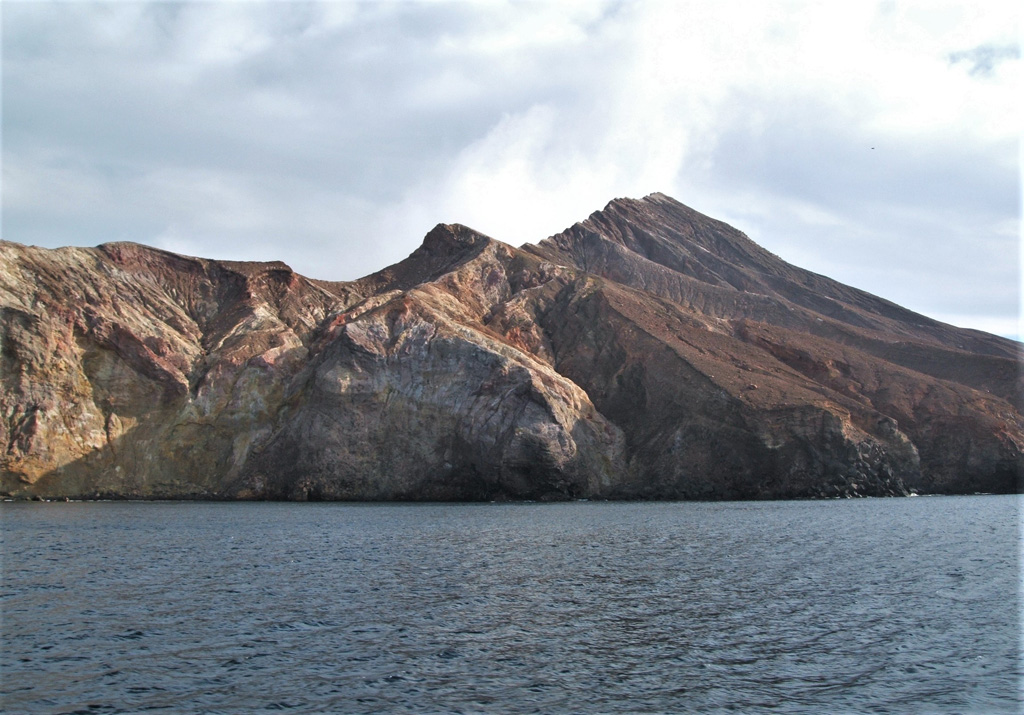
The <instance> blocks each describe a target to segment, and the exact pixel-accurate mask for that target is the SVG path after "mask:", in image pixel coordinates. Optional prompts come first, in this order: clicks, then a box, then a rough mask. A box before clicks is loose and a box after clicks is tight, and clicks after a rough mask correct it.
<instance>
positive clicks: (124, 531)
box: [0, 497, 1021, 713]
mask: <svg viewBox="0 0 1024 715" xmlns="http://www.w3.org/2000/svg"><path fill="white" fill-rule="evenodd" d="M1020 503H1021V502H1020V498H1019V497H973V498H933V499H913V500H907V499H903V500H900V499H892V500H881V499H877V500H862V501H854V502H851V501H844V502H779V503H757V504H755V503H733V504H678V503H673V504H603V503H594V502H589V503H573V504H554V505H520V504H513V505H418V506H412V505H344V504H169V503H163V504H145V503H133V504H117V503H106V504H74V503H73V504H41V505H40V504H24V505H23V504H12V505H4V507H3V514H2V516H3V526H4V530H3V535H4V584H3V592H2V593H0V608H2V609H3V614H4V618H3V621H2V629H3V639H4V648H3V649H2V653H0V659H2V660H0V666H2V671H3V674H4V678H3V682H2V685H0V688H2V697H3V701H2V702H3V706H4V708H5V709H6V710H7V711H10V712H25V713H34V712H47V713H68V712H90V713H92V712H138V711H142V710H148V709H155V710H160V709H166V710H169V711H172V712H174V711H185V712H211V713H217V712H223V713H239V712H278V711H282V710H293V711H300V712H324V711H327V712H381V711H389V712H424V711H427V712H429V711H444V712H448V711H464V712H481V711H482V712H557V711H600V712H666V711H680V710H690V711H709V710H716V709H722V710H725V709H739V710H743V711H746V712H757V711H762V710H763V711H767V710H772V711H773V712H780V711H781V712H821V711H857V712H918V711H922V710H926V711H932V712H986V713H988V712H996V713H998V712H1008V713H1009V712H1017V711H1018V710H1019V709H1020V707H1021V701H1020V693H1019V690H1018V684H1019V682H1020V678H1021V663H1020V657H1019V655H1018V641H1017V638H1018V634H1019V633H1020V623H1019V618H1020V602H1019V598H1020V597H1019V590H1018V589H1019V585H1020V583H1019V581H1020V574H1019V568H1018V562H1017V541H1018V537H1017V535H1018V528H1019V512H1020V509H1019V506H1020ZM55 555H59V558H56V560H53V559H54V558H55Z"/></svg>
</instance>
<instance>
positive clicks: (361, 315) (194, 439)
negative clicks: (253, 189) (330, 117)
mask: <svg viewBox="0 0 1024 715" xmlns="http://www.w3.org/2000/svg"><path fill="white" fill-rule="evenodd" d="M0 339H2V341H3V344H2V350H0V381H2V393H0V448H2V449H3V453H2V455H0V477H2V484H0V490H2V492H4V493H6V494H8V495H13V496H16V497H28V496H41V497H49V498H54V497H63V496H68V497H95V496H108V497H113V496H117V497H138V498H143V497H152V498H171V497H173V498H229V499H412V500H421V499H431V500H449V499H450V500H458V499H565V498H579V497H598V498H601V497H606V498H652V499H654V498H700V499H729V498H784V497H805V496H844V495H896V494H907V493H910V492H911V491H916V492H920V493H970V492H977V491H985V492H1011V491H1015V490H1017V488H1018V486H1019V485H1020V483H1021V450H1022V447H1024V418H1022V409H1021V390H1020V388H1021V377H1020V373H1019V371H1018V358H1019V351H1020V348H1021V346H1020V345H1019V344H1018V343H1015V342H1012V341H1009V340H1005V339H1002V338H998V337H995V336H992V335H987V334H984V333H979V332H976V331H970V330H961V329H958V328H954V327H951V326H948V325H944V324H941V323H937V322H935V321H933V320H930V319H928V318H925V317H923V316H921V315H917V314H914V313H912V312H910V311H907V310H905V309H903V308H900V307H899V306H897V305H894V304H892V303H889V302H887V301H885V300H882V299H880V298H877V297H874V296H872V295H869V294H867V293H864V292H862V291H858V290H856V289H853V288H850V287H848V286H844V285H842V284H839V283H836V282H835V281H832V280H829V279H828V278H825V277H822V276H819V275H816V274H813V273H810V272H807V271H804V270H801V269H799V268H796V267H794V266H792V265H789V264H787V263H786V262H784V261H782V260H781V259H779V258H777V257H776V256H774V255H772V254H770V253H768V252H767V251H765V250H763V249H762V248H760V247H758V246H757V245H756V244H754V243H753V242H752V241H750V240H749V239H748V238H747V237H746V236H744V235H743V234H742V233H740V232H739V231H737V230H736V229H734V228H731V227H730V226H727V225H726V224H723V223H721V222H718V221H715V220H712V219H710V218H708V217H706V216H703V215H701V214H699V213H697V212H695V211H693V210H691V209H689V208H687V207H685V206H683V205H682V204H680V203H678V202H676V201H674V200H672V199H670V198H668V197H666V196H663V195H660V194H654V195H651V196H648V197H646V198H644V199H642V200H630V199H620V200H616V201H613V202H611V203H610V204H609V205H608V206H607V207H606V208H605V209H604V210H603V211H600V212H597V213H595V214H593V215H592V216H591V217H590V218H588V219H587V220H585V221H583V222H581V223H579V224H576V225H575V226H573V227H571V228H569V229H568V230H566V231H565V232H563V233H561V234H559V235H557V236H553V237H551V238H548V239H546V240H544V241H542V242H540V243H539V244H538V245H527V246H524V247H523V248H519V249H516V248H512V247H510V246H507V245H505V244H502V243H500V242H498V241H495V240H493V239H490V238H488V237H486V236H483V235H481V234H479V233H476V232H474V231H472V230H471V229H468V228H466V227H463V226H459V225H440V226H437V227H436V228H435V229H434V230H432V231H431V232H430V233H429V234H427V236H426V238H425V239H424V242H423V245H422V246H421V247H420V248H418V249H417V250H416V251H415V252H414V253H413V254H412V255H411V256H409V258H407V259H406V260H404V261H402V262H401V263H399V264H396V265H394V266H391V267H389V268H387V269H385V270H383V271H381V272H379V273H376V274H374V275H372V276H368V277H366V278H363V279H360V280H358V281H353V282H350V283H330V282H324V281H315V280H310V279H307V278H304V277H302V276H300V275H298V274H296V273H294V272H293V271H292V270H291V269H289V268H288V266H286V265H284V264H283V263H233V262H226V261H211V260H203V259H199V258H189V257H185V256H179V255H175V254H171V253H166V252H163V251H159V250H156V249H152V248H146V247H144V246H139V245H134V244H123V243H121V244H107V245H103V246H100V247H98V248H92V249H88V248H64V249H57V250H45V249H39V248H31V247H26V246H21V245H18V244H13V243H9V242H2V243H0Z"/></svg>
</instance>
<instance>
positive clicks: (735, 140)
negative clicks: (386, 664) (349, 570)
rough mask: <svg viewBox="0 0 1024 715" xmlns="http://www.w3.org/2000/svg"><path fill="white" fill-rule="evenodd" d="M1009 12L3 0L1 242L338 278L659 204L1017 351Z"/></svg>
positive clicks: (813, 6)
mask: <svg viewBox="0 0 1024 715" xmlns="http://www.w3.org/2000/svg"><path fill="white" fill-rule="evenodd" d="M1019 5H1020V4H1019V3H1018V2H1016V1H1008V2H999V1H998V0H992V1H990V2H962V1H961V2H942V1H941V0H920V1H914V2H903V1H902V0H884V1H882V2H867V1H860V0H850V1H849V2H824V1H819V2H777V1H776V0H745V1H742V2H730V1H728V0H713V1H712V0H705V1H697V2H684V1H681V0H675V1H673V2H666V3H661V2H653V1H650V2H646V1H639V0H637V1H633V2H601V1H598V0H593V1H589V2H543V1H540V0H537V1H533V2H500V1H492V2H469V1H468V0H464V1H461V2H426V1H420V2H411V1H410V2H394V1H392V2H386V1H385V2H345V1H336V2H323V3H300V2H287V1H281V0H278V1H276V2H212V3H211V2H184V3H174V2H108V3H87V2H35V1H32V2H27V1H18V0H4V1H3V2H2V3H0V24H2V33H0V34H2V49H0V55H2V86H0V102H2V137H0V143H2V185H0V192H2V217H0V218H2V224H0V233H2V237H3V238H4V239H6V240H10V241H17V242H20V243H26V244H33V245H39V246H45V247H57V246H65V245H82V246H91V245H98V244H101V243H105V242H109V241H136V242H140V243H144V244H148V245H152V246H156V247H159V248H163V249H167V250H171V251H175V252H178V253H185V254H189V255H198V256H203V257H208V258H221V259H232V260H283V261H285V262H286V263H288V264H289V265H291V266H292V268H294V269H295V270H297V271H298V272H300V273H302V274H304V275H307V276H310V277H314V278H322V279H329V280H349V279H354V278H357V277H360V276H362V275H366V274H368V273H371V272H373V271H375V270H378V269H380V268H383V267H384V266H386V265H389V264H391V263H394V262H396V261H398V260H401V259H402V258H404V257H405V256H407V255H408V254H409V253H411V252H412V251H413V250H415V248H416V247H417V246H418V245H419V244H420V243H421V241H422V239H423V236H424V235H425V234H426V233H427V232H428V231H429V230H430V229H431V228H432V227H433V226H434V225H436V224H437V223H441V222H444V223H455V222H457V223H462V224H466V225H468V226H471V227H473V228H475V229H477V230H478V231H481V232H483V233H486V234H488V235H490V236H492V237H494V238H496V239H499V240H502V241H505V242H507V243H510V244H513V245H521V244H522V243H524V242H537V241H539V240H541V239H543V238H545V237H546V236H549V235H552V234H555V233H558V232H560V231H561V230H563V229H565V228H566V227H568V226H570V225H572V224H573V223H575V222H577V221H581V220H583V219H585V218H586V217H587V216H588V215H589V214H590V213H592V212H593V211H596V210H599V209H601V208H603V207H604V206H605V205H606V204H607V203H608V201H610V200H611V199H613V198H616V197H624V196H628V197H641V196H644V195H646V194H649V193H652V192H656V191H657V192H662V193H665V194H668V195H670V196H672V197H674V198H676V199H678V200H679V201H681V202H683V203H684V204H686V205H688V206H690V207H692V208H694V209H696V210H698V211H701V212H703V213H705V214H708V215H710V216H712V217H714V218H718V219H721V220H724V221H726V222H727V223H730V224H732V225H733V226H735V227H737V228H739V229H740V230H742V231H743V232H744V233H746V234H747V235H748V236H749V237H750V238H752V239H753V240H754V241H756V242H758V243H759V244H761V245H762V246H764V247H765V248H767V249H769V250H770V251H772V252H774V253H776V254H777V255H779V256H781V257H782V258H784V259H786V260H788V261H790V262H791V263H795V264H796V265H799V266H801V267H804V268H808V269H810V270H813V271H816V272H818V273H823V274H826V275H829V276H831V277H833V278H836V279H838V280H840V281H842V282H844V283H847V284H850V285H853V286H856V287H858V288H862V289H864V290H867V291H869V292H872V293H875V294H876V295H880V296H882V297H884V298H887V299H889V300H892V301H895V302H897V303H900V304H901V305H904V306H906V307H909V308H911V309H913V310H916V311H919V312H922V313H924V314H926V315H929V316H931V317H934V318H937V319H939V320H943V321H945V322H949V323H952V324H954V325H959V326H962V327H971V328H977V329H980V330H986V331H989V332H994V333H997V334H1001V335H1006V336H1010V337H1015V336H1018V335H1020V334H1021V332H1020V330H1019V325H1018V316H1019V314H1020V313H1021V310H1020V308H1021V298H1020V290H1019V276H1020V274H1021V256H1020V254H1021V252H1020V241H1021V227H1020V212H1021V179H1020V163H1021V147H1020V130H1021V122H1022V114H1021V97H1024V82H1022V76H1024V74H1022V62H1021V29H1022V28H1021V14H1022V13H1021V10H1020V7H1019Z"/></svg>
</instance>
